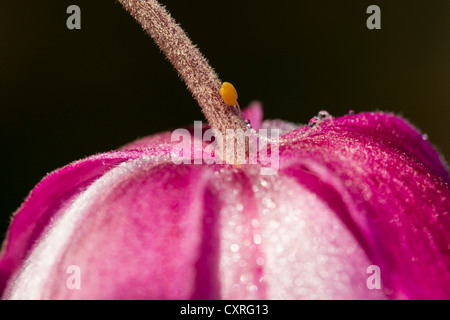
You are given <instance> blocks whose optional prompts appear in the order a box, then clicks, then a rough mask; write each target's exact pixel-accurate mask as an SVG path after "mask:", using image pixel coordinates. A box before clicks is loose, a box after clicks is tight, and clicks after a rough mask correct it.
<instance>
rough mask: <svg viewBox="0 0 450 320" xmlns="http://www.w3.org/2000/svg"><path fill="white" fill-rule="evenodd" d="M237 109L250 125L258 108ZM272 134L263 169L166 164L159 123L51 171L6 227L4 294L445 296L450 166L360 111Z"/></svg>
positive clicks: (396, 122)
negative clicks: (275, 159)
mask: <svg viewBox="0 0 450 320" xmlns="http://www.w3.org/2000/svg"><path fill="white" fill-rule="evenodd" d="M246 116H247V117H248V118H250V119H251V121H252V123H253V124H254V126H259V125H260V123H259V121H260V119H261V111H260V108H259V106H258V105H257V104H254V105H253V106H252V107H251V108H250V109H249V110H248V111H247V113H246ZM264 125H265V126H277V125H278V127H289V126H290V125H289V124H287V123H285V122H281V121H278V122H276V121H275V122H274V121H266V122H265V123H264ZM283 138H285V139H288V140H289V142H287V143H284V144H281V145H280V150H279V151H280V168H279V172H278V174H277V175H274V176H261V175H260V174H259V165H244V166H242V168H235V167H234V166H232V165H226V164H225V165H206V164H203V165H195V164H190V165H189V164H187V165H186V164H180V165H175V164H173V163H172V161H171V159H170V145H171V144H172V145H173V144H174V143H173V142H170V133H161V134H158V135H155V136H151V137H148V138H145V139H142V140H138V141H136V142H134V143H131V144H130V145H128V146H125V147H124V148H122V149H121V150H119V151H113V152H109V153H105V154H100V155H96V156H93V157H90V158H87V159H84V160H81V161H77V162H74V163H72V164H70V165H68V166H66V167H64V168H62V169H59V170H57V171H55V172H53V173H51V174H50V175H48V176H47V177H46V178H45V179H44V180H43V181H42V182H41V183H39V184H38V185H37V186H36V188H35V189H34V190H33V191H32V192H31V194H30V196H29V197H28V198H27V200H26V201H25V203H24V204H23V205H22V207H21V208H20V209H19V210H18V212H17V213H16V214H15V216H14V219H13V221H12V223H11V226H10V228H9V233H8V237H7V240H6V242H5V245H4V248H3V251H2V255H1V260H0V270H1V278H0V279H1V283H2V287H4V286H5V285H6V290H5V291H4V296H3V297H4V298H45V299H67V298H71V299H79V298H81V299H96V298H100V299H104V298H106V299H124V298H125V299H135V298H143V299H192V298H202V299H203V298H213V299H216V298H225V299H236V298H237V299H246V298H251V299H265V298H269V299H277V298H288V299H302V298H325V299H327V298H333V299H366V298H369V299H378V298H410V299H417V298H419V299H421V298H425V299H428V298H449V297H450V291H449V286H448V284H449V283H450V271H449V270H450V268H449V266H450V260H449V230H450V228H449V227H450V224H449V222H450V220H449V214H448V213H449V201H448V199H449V187H448V182H449V175H448V172H447V171H446V169H445V167H444V165H443V163H442V162H441V161H440V159H439V156H438V154H437V153H436V152H435V151H434V150H433V148H432V147H431V146H430V144H429V143H428V142H427V141H425V140H424V139H423V138H422V135H421V134H420V133H419V132H418V131H417V130H415V129H414V128H413V127H411V125H409V124H408V123H407V122H405V121H404V120H402V119H400V118H398V117H396V116H393V115H391V114H385V113H362V114H355V115H347V116H344V117H341V118H336V119H331V120H328V121H324V122H323V123H322V124H320V125H319V126H317V127H316V128H314V129H311V128H309V127H308V126H304V127H300V128H298V129H295V130H293V131H290V132H288V133H287V134H285V135H284V136H283ZM73 265H75V266H78V267H79V269H80V271H81V280H80V283H81V288H80V289H79V290H77V289H70V288H68V286H67V279H68V277H69V276H70V273H67V269H68V267H69V266H73ZM371 265H377V266H379V268H380V271H381V278H382V282H383V287H382V289H381V290H376V289H374V290H370V289H368V287H367V286H366V280H367V279H368V277H369V276H370V274H367V272H366V270H367V268H368V267H369V266H371Z"/></svg>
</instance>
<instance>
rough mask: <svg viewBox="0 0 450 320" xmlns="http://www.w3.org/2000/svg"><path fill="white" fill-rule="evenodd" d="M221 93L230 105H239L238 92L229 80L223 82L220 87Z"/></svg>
mask: <svg viewBox="0 0 450 320" xmlns="http://www.w3.org/2000/svg"><path fill="white" fill-rule="evenodd" d="M220 94H221V96H222V99H223V101H225V103H226V104H227V105H229V106H235V105H237V98H238V94H237V92H236V89H235V88H234V86H233V85H232V84H231V83H229V82H224V83H222V86H221V87H220Z"/></svg>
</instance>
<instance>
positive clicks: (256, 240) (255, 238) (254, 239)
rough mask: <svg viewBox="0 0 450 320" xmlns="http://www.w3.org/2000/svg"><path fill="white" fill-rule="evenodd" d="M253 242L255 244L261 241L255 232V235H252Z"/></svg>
mask: <svg viewBox="0 0 450 320" xmlns="http://www.w3.org/2000/svg"><path fill="white" fill-rule="evenodd" d="M253 242H254V243H255V244H261V242H262V239H261V236H260V235H259V234H255V235H254V236H253Z"/></svg>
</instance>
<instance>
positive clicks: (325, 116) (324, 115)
mask: <svg viewBox="0 0 450 320" xmlns="http://www.w3.org/2000/svg"><path fill="white" fill-rule="evenodd" d="M317 116H318V117H319V119H320V120H328V119H330V118H331V115H330V114H329V113H328V111H326V110H321V111H319V113H318V114H317Z"/></svg>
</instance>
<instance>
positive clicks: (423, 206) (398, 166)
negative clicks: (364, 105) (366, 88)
mask: <svg viewBox="0 0 450 320" xmlns="http://www.w3.org/2000/svg"><path fill="white" fill-rule="evenodd" d="M348 118H350V119H348ZM296 134H298V136H297V137H296V136H295V135H296ZM289 135H290V138H291V139H293V140H294V141H295V143H293V144H291V145H285V146H283V147H281V148H280V153H281V155H280V158H281V159H282V162H283V164H281V166H282V167H285V166H291V165H290V164H289V162H296V163H297V167H298V168H302V169H303V170H307V171H309V172H311V173H312V174H314V175H316V176H317V177H318V178H319V179H320V180H322V181H324V182H326V183H328V184H329V185H330V186H331V187H332V188H334V190H336V192H337V193H338V194H340V195H341V198H342V200H343V201H344V203H345V205H346V206H347V209H348V210H347V211H348V214H349V216H348V217H345V216H344V217H343V219H344V221H346V222H347V224H348V225H349V226H353V227H352V230H353V232H354V235H355V237H356V238H357V239H360V240H361V246H362V247H364V248H366V251H367V253H368V255H369V257H370V258H371V260H372V261H373V262H374V264H377V265H379V266H380V267H381V270H382V276H383V281H384V285H385V287H386V288H388V289H389V290H391V291H392V297H394V298H412V299H421V298H435V299H439V298H448V297H450V291H449V287H448V283H450V271H449V270H450V250H449V248H450V247H449V244H450V239H449V234H448V230H450V217H449V212H450V202H449V199H450V190H449V186H448V183H447V181H448V173H447V171H446V170H445V165H444V164H443V163H442V162H441V161H440V159H439V155H438V154H437V152H436V151H434V150H433V148H432V147H431V146H430V145H429V143H428V142H427V141H424V140H423V139H422V137H421V134H420V133H419V132H417V131H415V129H414V128H412V127H411V126H410V125H409V124H408V123H406V122H404V121H403V120H401V119H399V118H398V117H395V116H392V115H389V114H378V113H370V114H360V115H354V116H348V117H343V118H338V119H335V120H333V121H329V122H328V123H325V124H323V125H322V126H320V127H319V128H318V129H317V130H311V131H310V132H306V134H305V133H304V132H300V130H299V131H298V132H297V133H295V132H293V133H291V134H289Z"/></svg>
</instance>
